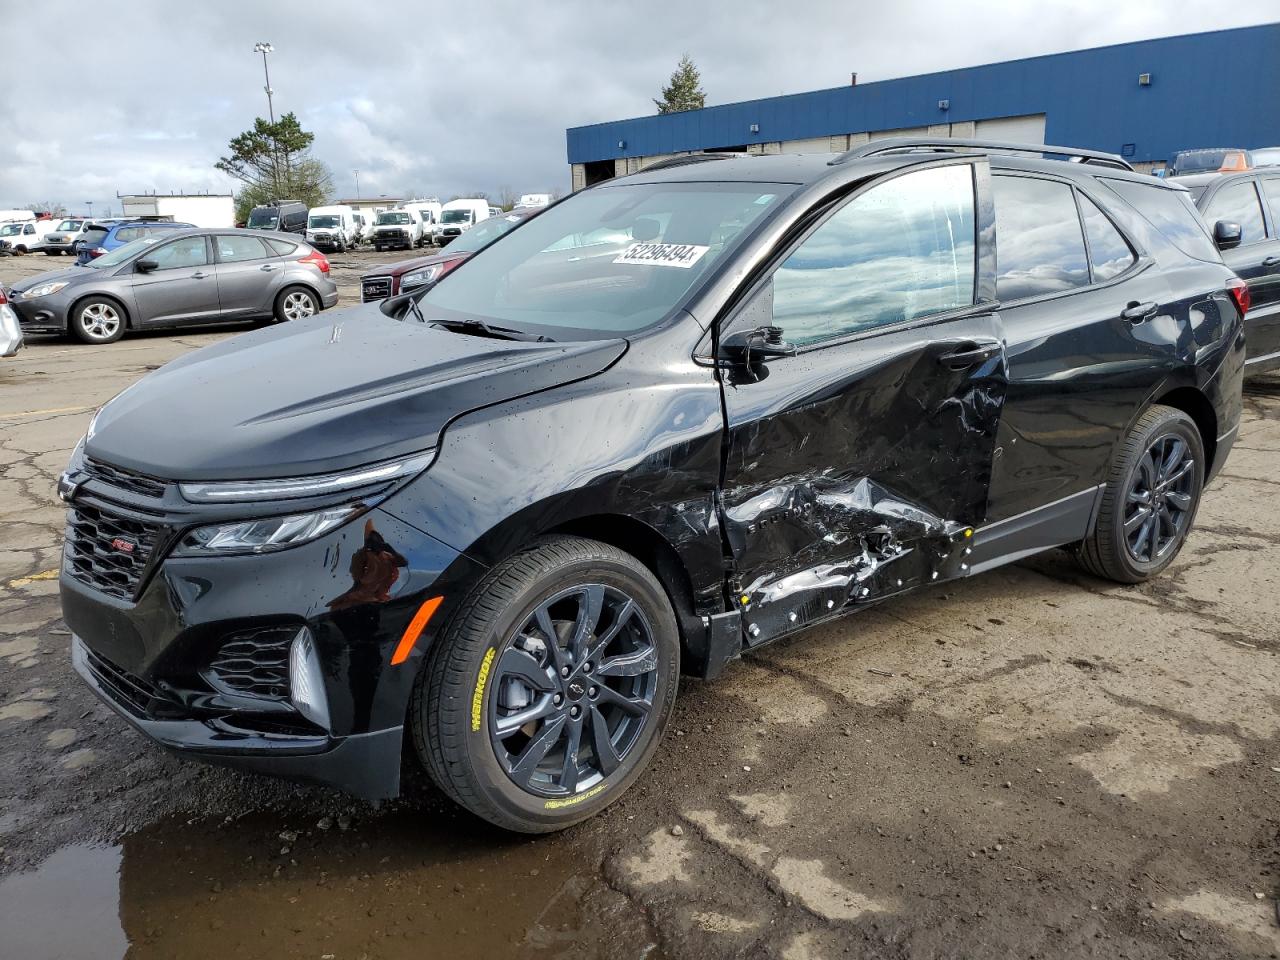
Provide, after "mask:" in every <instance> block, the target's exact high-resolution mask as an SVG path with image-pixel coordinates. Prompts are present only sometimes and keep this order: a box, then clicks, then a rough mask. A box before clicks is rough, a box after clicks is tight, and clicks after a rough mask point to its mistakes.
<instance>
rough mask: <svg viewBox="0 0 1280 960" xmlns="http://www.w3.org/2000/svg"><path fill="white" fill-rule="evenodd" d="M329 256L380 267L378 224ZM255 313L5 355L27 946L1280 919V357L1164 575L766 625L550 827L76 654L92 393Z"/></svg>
mask: <svg viewBox="0 0 1280 960" xmlns="http://www.w3.org/2000/svg"><path fill="white" fill-rule="evenodd" d="M334 259H335V263H336V264H337V266H336V272H337V274H338V276H339V278H340V280H341V282H343V284H344V292H345V299H347V300H350V301H353V300H354V299H357V298H358V297H357V295H356V292H355V287H354V285H353V284H354V280H355V278H356V277H358V274H359V270H360V269H361V266H362V265H363V264H365V263H369V262H374V261H375V260H379V259H386V258H385V257H375V256H374V255H371V254H355V255H348V256H346V257H335V258H334ZM61 265H62V264H61V263H59V262H57V261H47V262H46V259H45V258H42V257H28V258H23V259H21V260H6V259H0V280H3V281H6V282H8V281H12V280H13V279H16V277H17V276H20V275H29V274H30V273H32V272H37V271H39V270H43V269H50V268H52V267H54V266H61ZM228 335H231V334H228V333H227V332H208V331H189V332H183V333H181V334H177V335H157V334H153V335H149V336H143V337H136V338H128V339H125V340H124V341H122V342H120V343H117V344H115V345H112V346H109V347H105V348H90V347H82V346H78V345H75V344H72V343H69V342H59V341H42V342H37V343H32V344H30V345H29V347H28V348H27V349H26V350H25V351H23V352H22V353H21V354H20V355H19V356H18V358H17V359H15V360H9V361H0V845H2V847H3V849H2V851H0V944H5V945H6V949H2V950H0V953H6V954H7V955H12V956H15V957H23V958H25V960H43V958H53V957H64V956H65V957H76V958H93V957H119V956H122V955H124V954H125V953H126V951H128V955H129V956H131V957H175V956H183V957H187V958H197V957H214V956H217V957H227V956H236V957H258V956H264V957H265V956H270V957H277V958H281V957H312V958H324V957H333V958H335V960H336V958H358V957H366V958H381V957H409V956H413V957H492V956H510V957H554V956H576V957H595V956H601V957H651V958H656V957H669V958H684V957H731V956H747V957H779V958H789V960H794V958H805V957H812V958H835V957H844V956H857V957H873V958H881V957H883V958H902V957H912V958H915V957H980V958H1003V957H1010V958H1012V957H1019V958H1025V957H1046V958H1050V957H1105V958H1113V957H1140V958H1165V957H1188V958H1190V957H1196V958H1200V957H1222V958H1228V957H1230V958H1239V957H1254V956H1263V957H1265V956H1276V955H1277V952H1280V927H1278V926H1277V924H1276V897H1277V895H1278V894H1280V883H1278V882H1277V878H1278V877H1280V807H1278V806H1277V801H1278V800H1280V749H1278V745H1280V633H1278V632H1277V626H1278V625H1280V596H1277V590H1276V580H1277V570H1280V509H1277V505H1276V500H1275V497H1276V494H1277V493H1280V486H1277V483H1278V481H1277V480H1276V476H1277V473H1276V471H1275V470H1274V469H1273V464H1274V463H1275V462H1277V460H1278V459H1280V381H1270V380H1260V381H1256V382H1254V383H1252V384H1251V385H1250V387H1249V389H1248V393H1249V398H1248V417H1247V420H1246V422H1245V424H1244V427H1243V430H1242V434H1241V438H1240V442H1239V443H1238V444H1237V446H1236V450H1235V452H1234V453H1233V454H1232V457H1231V460H1230V461H1229V462H1228V464H1227V467H1226V471H1225V473H1224V474H1223V476H1222V477H1221V479H1219V480H1218V481H1217V483H1216V484H1215V486H1214V487H1213V488H1212V489H1211V490H1210V491H1209V492H1208V493H1207V495H1206V498H1205V502H1204V505H1203V507H1202V510H1201V514H1200V518H1199V522H1198V524H1197V528H1196V531H1195V532H1194V534H1193V535H1192V537H1191V539H1190V541H1189V543H1188V545H1187V548H1186V550H1185V551H1184V552H1183V555H1182V557H1181V558H1180V559H1179V560H1178V562H1177V563H1176V564H1175V565H1174V567H1173V568H1172V569H1171V570H1170V571H1169V572H1168V573H1167V574H1166V575H1165V576H1163V577H1161V578H1160V579H1159V580H1158V581H1156V582H1154V583H1150V584H1146V585H1143V586H1139V587H1119V586H1115V585H1112V584H1109V583H1105V582H1102V581H1099V580H1096V579H1093V578H1090V577H1088V576H1087V575H1085V574H1083V573H1081V572H1080V571H1079V570H1078V569H1077V568H1076V567H1075V566H1074V565H1073V564H1072V562H1071V561H1070V559H1069V558H1068V557H1067V556H1066V555H1064V554H1060V553H1055V554H1048V555H1045V556H1042V557H1039V558H1036V559H1034V560H1031V561H1028V562H1024V563H1021V564H1018V565H1016V566H1012V567H1008V568H1005V569H1002V570H999V571H996V572H994V573H989V574H986V575H984V576H981V577H977V578H974V579H972V580H968V581H964V582H961V583H958V584H950V585H947V586H945V587H942V588H939V589H935V590H933V591H931V592H925V593H921V594H918V595H916V596H914V597H910V598H906V599H900V600H897V601H894V602H891V603H888V604H885V605H882V606H880V607H877V608H873V609H871V610H868V611H866V612H865V613H862V614H861V615H859V616H857V617H855V618H852V619H849V620H846V621H844V622H842V623H839V624H837V625H834V626H826V627H820V628H817V629H814V630H812V631H810V632H809V633H807V634H805V635H803V636H801V637H798V638H795V639H793V640H790V641H785V642H783V643H780V644H778V645H775V646H773V647H769V648H765V649H764V650H762V651H760V652H759V653H757V654H755V655H752V656H750V657H748V658H746V659H745V660H744V661H743V662H741V663H740V664H737V665H735V666H734V667H733V668H732V669H731V670H730V671H729V673H728V675H727V676H726V677H724V678H723V679H722V680H720V681H719V682H716V683H714V684H703V683H698V682H696V681H688V682H686V683H685V684H684V687H683V690H682V694H681V697H680V701H679V704H678V706H677V709H676V714H675V718H674V721H673V724H672V727H671V730H670V731H669V734H668V737H667V739H666V741H665V743H664V745H663V747H662V749H661V751H660V753H659V755H658V758H657V760H656V762H655V763H654V765H653V767H652V769H651V770H650V771H649V773H648V775H647V776H646V777H645V778H644V780H643V782H642V783H641V784H640V785H639V786H638V787H637V788H636V789H634V790H633V791H632V792H631V793H630V794H629V795H627V796H626V797H625V798H624V799H623V800H622V801H620V802H619V803H617V804H615V805H614V806H613V807H611V808H610V809H609V810H608V811H607V812H606V813H605V814H603V815H602V816H600V817H598V818H596V819H595V820H593V821H591V822H589V823H586V824H583V825H581V826H579V827H577V828H574V829H572V830H570V831H568V832H567V833H565V834H562V835H560V836H556V837H549V838H542V839H534V840H530V839H526V838H518V837H511V836H507V835H503V834H501V833H499V832H497V831H495V830H493V829H490V828H488V827H486V826H484V825H482V824H478V823H476V822H475V821H473V820H472V819H471V818H469V817H468V816H466V815H465V814H461V813H459V812H456V811H455V810H454V809H453V808H452V807H451V806H450V805H449V803H448V802H447V801H445V800H443V799H441V798H440V797H439V796H438V795H437V794H436V793H435V792H434V791H433V790H432V789H431V787H430V786H429V785H428V784H427V783H425V782H423V781H422V780H421V778H419V779H418V780H417V781H416V782H414V783H413V784H412V785H411V792H410V795H409V796H408V797H407V798H406V799H404V800H401V801H397V802H396V803H392V804H384V805H382V806H381V807H378V808H375V807H372V806H369V805H366V804H362V803H359V802H356V801H352V800H350V799H347V798H345V797H343V796H341V795H338V794H335V793H332V792H328V791H324V790H320V789H311V788H302V787H296V786H291V785H288V784H283V783H278V782H275V781H271V780H268V779H262V778H256V777H251V776H247V775H241V774H236V773H233V772H229V771H225V770H220V769H215V768H209V767H204V766H200V765H196V764H191V763H186V762H183V761H180V760H177V759H174V758H172V757H170V756H168V755H166V754H164V753H162V752H161V751H160V750H158V749H157V748H156V747H155V746H153V745H152V744H150V743H148V742H146V741H144V740H143V739H142V738H141V737H140V736H138V735H136V734H134V733H133V732H131V731H130V730H129V728H127V727H126V725H125V724H124V723H123V722H122V721H120V720H119V719H117V718H116V717H115V716H114V715H113V714H112V713H111V712H110V711H109V710H108V709H106V708H105V707H104V706H101V705H100V704H99V703H98V702H97V701H96V699H95V698H94V697H93V696H92V695H91V694H90V693H89V691H88V690H87V689H86V688H84V687H83V686H82V685H81V684H80V683H79V682H78V681H77V679H76V678H75V676H74V674H73V673H72V670H71V667H70V665H69V663H68V656H67V648H68V641H69V637H68V635H67V632H66V630H65V628H64V627H63V626H62V624H61V622H60V620H59V610H58V599H57V584H56V579H55V577H56V573H55V571H56V568H57V565H58V557H59V543H60V541H61V527H62V511H61V510H59V509H58V507H57V505H56V503H55V499H54V494H53V484H54V478H55V476H56V475H57V473H58V471H59V470H60V469H61V468H62V466H63V465H64V463H65V461H66V457H67V454H68V452H69V450H70V448H71V447H72V445H73V444H74V443H75V441H76V439H77V438H78V437H79V436H80V434H81V433H82V432H83V430H84V427H85V423H86V422H87V420H88V417H89V414H90V413H91V411H92V409H93V408H94V407H95V406H96V405H97V404H99V403H101V402H102V401H104V400H106V399H108V398H109V397H110V396H112V395H113V394H115V393H116V392H117V391H118V390H120V389H121V388H123V387H124V386H126V385H127V384H129V383H130V382H132V381H133V380H135V379H136V378H137V377H139V376H141V375H142V374H144V373H145V372H146V371H147V370H148V369H150V368H152V367H153V366H155V365H157V364H161V363H163V362H165V361H166V360H169V359H171V358H173V357H176V356H178V355H180V354H182V353H184V352H186V351H188V350H191V349H195V348H198V347H200V346H202V345H205V344H208V343H210V342H213V341H214V340H216V339H218V338H220V337H223V336H228Z"/></svg>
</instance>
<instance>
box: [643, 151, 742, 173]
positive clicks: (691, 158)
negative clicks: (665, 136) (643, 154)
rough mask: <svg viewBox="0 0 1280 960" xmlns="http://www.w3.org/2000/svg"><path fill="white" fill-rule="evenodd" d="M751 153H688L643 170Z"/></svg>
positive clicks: (733, 157)
mask: <svg viewBox="0 0 1280 960" xmlns="http://www.w3.org/2000/svg"><path fill="white" fill-rule="evenodd" d="M749 156H751V154H749V153H741V152H733V153H727V152H726V153H708V152H699V153H688V154H685V155H684V156H683V157H668V158H667V159H666V160H659V161H658V162H657V163H651V164H649V165H648V166H646V167H641V169H642V170H665V169H667V168H668V167H683V166H684V165H685V164H688V163H705V162H706V161H708V160H733V159H735V158H737V157H749Z"/></svg>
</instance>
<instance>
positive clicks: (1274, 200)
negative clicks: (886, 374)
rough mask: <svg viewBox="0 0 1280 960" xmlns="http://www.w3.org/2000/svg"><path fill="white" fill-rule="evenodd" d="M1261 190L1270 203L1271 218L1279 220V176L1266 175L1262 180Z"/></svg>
mask: <svg viewBox="0 0 1280 960" xmlns="http://www.w3.org/2000/svg"><path fill="white" fill-rule="evenodd" d="M1262 192H1263V193H1264V194H1266V197H1267V203H1269V204H1271V218H1272V219H1273V220H1280V178H1276V177H1268V178H1267V179H1266V180H1263V181H1262Z"/></svg>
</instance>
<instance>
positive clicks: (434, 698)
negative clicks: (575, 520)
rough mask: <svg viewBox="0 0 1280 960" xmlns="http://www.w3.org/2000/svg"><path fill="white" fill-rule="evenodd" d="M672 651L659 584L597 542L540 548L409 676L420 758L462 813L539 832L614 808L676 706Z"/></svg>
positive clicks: (672, 625) (478, 600) (675, 644)
mask: <svg viewBox="0 0 1280 960" xmlns="http://www.w3.org/2000/svg"><path fill="white" fill-rule="evenodd" d="M679 671H680V644H679V637H678V634H677V628H676V621H675V615H674V613H673V612H672V609H671V605H670V602H669V601H668V600H667V596H666V593H665V592H664V591H663V589H662V586H661V584H659V583H658V581H657V580H656V579H655V578H654V576H653V574H652V573H650V572H649V570H648V569H647V568H646V567H645V566H644V565H643V564H641V563H640V562H639V561H638V560H636V559H635V558H634V557H632V556H630V555H629V554H626V553H624V552H623V551H621V550H619V549H617V548H616V547H612V546H609V545H607V544H603V543H597V542H595V541H592V540H584V539H578V538H571V537H555V538H552V539H548V540H543V541H541V542H539V543H537V544H535V545H533V546H532V547H530V548H529V549H527V550H525V551H523V552H521V553H519V554H516V555H515V556H513V557H511V558H510V559H508V560H506V561H505V562H503V563H501V564H499V565H498V566H497V567H495V568H494V569H493V570H492V571H490V573H489V574H488V575H487V576H486V577H485V578H484V579H483V580H482V581H481V582H480V584H479V585H477V587H476V588H475V590H474V591H473V592H472V593H471V595H470V596H469V597H468V598H467V599H466V600H465V601H464V603H463V605H462V607H461V608H460V609H459V610H458V612H457V614H456V615H455V616H454V618H453V620H452V621H451V622H450V624H449V625H448V627H447V628H446V629H445V631H444V633H443V635H442V636H441V637H440V638H439V639H438V640H437V642H436V645H435V647H434V649H433V650H432V654H431V657H430V660H429V661H428V664H427V666H426V668H425V670H424V671H423V672H422V674H421V675H420V676H419V678H418V683H417V686H416V688H415V692H414V699H413V706H412V708H411V722H412V727H413V733H414V742H415V745H416V747H417V751H418V755H419V757H420V758H421V759H422V761H423V763H424V764H425V765H426V767H427V769H428V771H429V772H430V774H431V777H432V779H433V780H435V782H436V783H437V784H438V785H439V786H440V788H441V789H442V790H443V791H444V792H445V793H447V794H448V795H449V796H450V797H452V798H453V799H454V800H455V801H456V802H457V803H459V804H461V805H462V806H463V807H465V808H467V809H468V810H470V811H471V812H472V813H474V814H476V815H477V816H480V817H483V818H484V819H486V820H488V821H490V822H491V823H495V824H497V825H499V826H501V827H505V828H507V829H509V830H518V831H521V832H524V833H546V832H549V831H553V830H560V829H563V828H564V827H567V826H569V825H571V824H574V823H577V822H578V821H580V820H585V819H586V818H587V817H590V816H592V815H594V814H596V813H598V812H600V811H601V810H603V809H604V808H605V807H606V806H608V805H609V804H610V803H612V802H613V801H614V800H616V799H617V798H618V797H619V796H621V795H622V793H623V792H625V791H626V789H627V788H628V787H629V786H630V785H631V784H632V783H633V782H634V781H635V780H636V779H637V778H638V777H639V775H640V773H641V772H642V771H643V770H644V768H645V767H646V766H647V765H648V763H649V760H650V759H651V758H652V756H653V754H654V752H655V751H656V750H657V746H658V742H659V740H660V739H661V736H662V730H663V727H665V725H666V723H667V720H668V718H669V717H670V715H671V708H672V706H673V704H674V702H675V695H676V688H677V685H678V680H679Z"/></svg>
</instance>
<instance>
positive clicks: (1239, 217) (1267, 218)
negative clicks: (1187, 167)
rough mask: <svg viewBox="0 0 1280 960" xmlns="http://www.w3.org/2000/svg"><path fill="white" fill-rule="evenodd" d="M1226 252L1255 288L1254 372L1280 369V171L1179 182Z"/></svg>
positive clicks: (1251, 313) (1249, 334)
mask: <svg viewBox="0 0 1280 960" xmlns="http://www.w3.org/2000/svg"><path fill="white" fill-rule="evenodd" d="M1178 185H1179V186H1182V187H1186V188H1187V189H1188V190H1189V191H1190V192H1191V196H1192V197H1193V198H1194V199H1195V203H1196V206H1197V207H1199V208H1200V212H1201V214H1203V216H1204V219H1205V221H1206V222H1207V223H1208V224H1209V228H1210V229H1211V230H1212V231H1213V235H1214V239H1215V240H1216V241H1217V243H1218V247H1219V248H1220V249H1221V250H1222V259H1223V260H1224V261H1226V264H1227V266H1228V267H1230V268H1231V269H1232V270H1234V271H1235V272H1236V273H1237V274H1238V275H1239V276H1240V277H1241V278H1242V279H1243V280H1244V281H1245V282H1246V283H1247V284H1248V285H1249V306H1248V313H1246V314H1245V318H1244V325H1245V333H1246V338H1247V340H1248V343H1249V359H1248V372H1249V373H1262V372H1263V371H1266V370H1274V369H1276V368H1277V367H1280V167H1261V168H1259V169H1257V170H1250V171H1248V172H1247V173H1234V174H1216V173H1209V174H1203V175H1201V176H1189V177H1179V178H1178Z"/></svg>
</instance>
